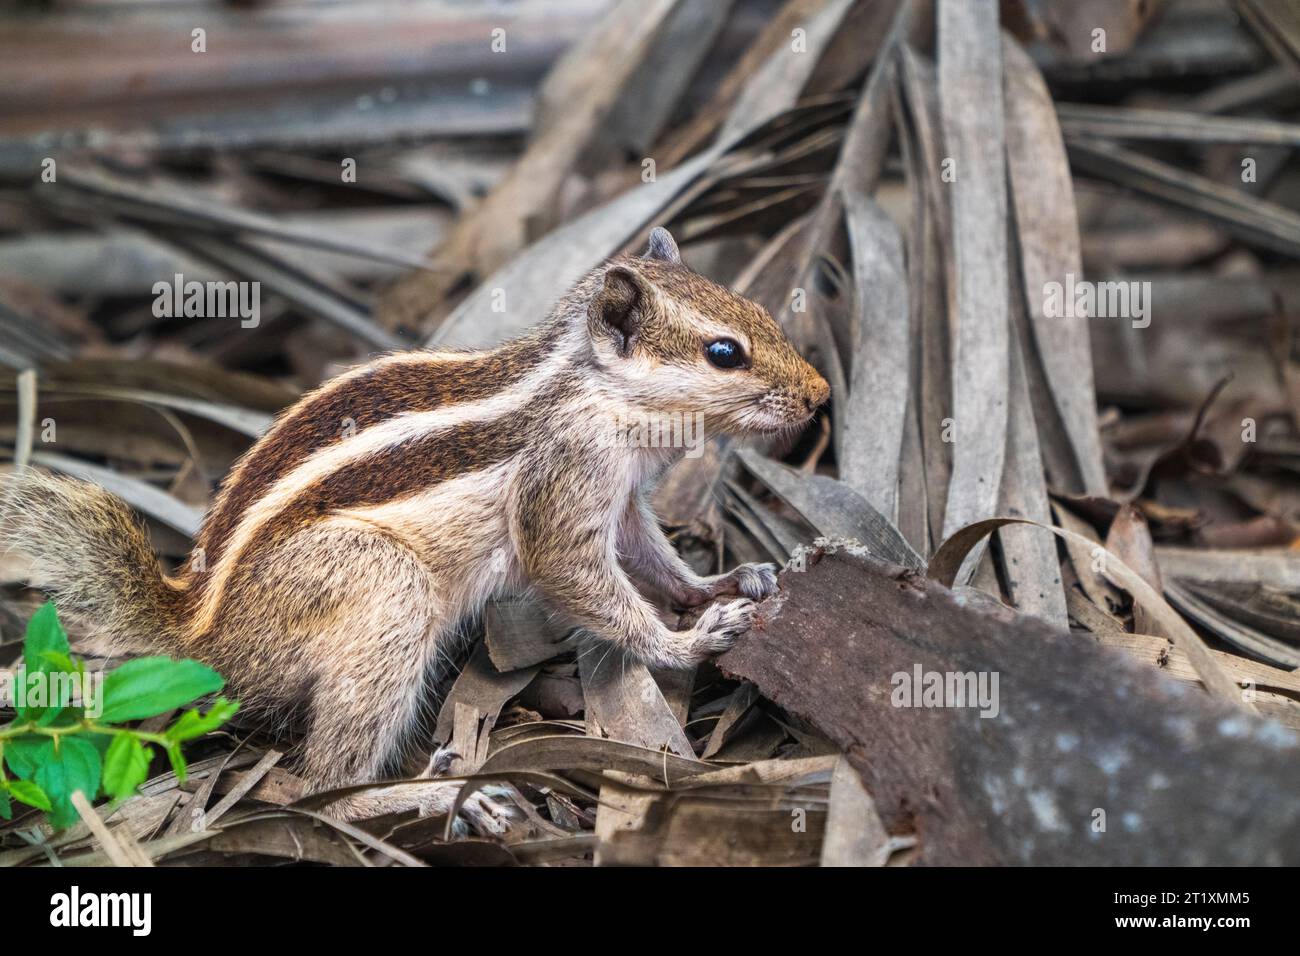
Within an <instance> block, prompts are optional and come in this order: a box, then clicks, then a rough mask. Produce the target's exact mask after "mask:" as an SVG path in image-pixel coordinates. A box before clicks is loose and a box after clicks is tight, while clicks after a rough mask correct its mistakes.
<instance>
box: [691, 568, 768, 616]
mask: <svg viewBox="0 0 1300 956" xmlns="http://www.w3.org/2000/svg"><path fill="white" fill-rule="evenodd" d="M704 581H705V584H704V586H702V587H698V588H695V589H692V590H688V591H684V592H682V593H681V594H679V595H676V597H677V599H678V602H679V603H680V604H682V605H683V606H685V607H699V606H700V605H701V604H707V603H708V602H709V601H712V600H713V599H714V598H716V597H721V596H723V595H729V594H735V595H738V596H740V597H747V598H749V599H750V600H752V601H761V600H763V598H765V597H768V596H769V595H771V594H772V593H773V592H775V591H776V565H775V564H742V565H740V566H739V567H737V568H735V569H734V570H731V571H729V572H727V573H726V574H718V575H715V576H713V577H711V578H705V579H704Z"/></svg>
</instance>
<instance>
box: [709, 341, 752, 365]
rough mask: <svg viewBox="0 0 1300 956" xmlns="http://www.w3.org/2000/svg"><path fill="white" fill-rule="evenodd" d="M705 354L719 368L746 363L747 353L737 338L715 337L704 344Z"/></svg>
mask: <svg viewBox="0 0 1300 956" xmlns="http://www.w3.org/2000/svg"><path fill="white" fill-rule="evenodd" d="M704 354H705V355H706V356H707V357H708V359H709V362H711V363H712V364H713V365H716V366H717V367H718V368H740V367H741V366H742V365H744V364H745V353H744V351H742V350H741V348H740V343H739V342H737V341H736V340H735V339H714V340H713V341H712V342H710V343H709V344H708V345H706V346H704Z"/></svg>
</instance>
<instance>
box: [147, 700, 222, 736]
mask: <svg viewBox="0 0 1300 956" xmlns="http://www.w3.org/2000/svg"><path fill="white" fill-rule="evenodd" d="M238 710H239V703H238V701H230V700H226V698H224V697H218V698H217V699H216V700H215V701H213V702H212V707H211V708H210V709H209V710H208V712H207V713H206V714H200V713H199V712H198V710H187V711H185V713H183V714H181V715H180V717H178V718H177V719H176V723H174V724H172V725H171V726H170V727H168V728H167V730H166V731H165V734H166V736H167V739H168V740H174V741H182V740H193V739H194V738H195V737H202V736H203V735H204V734H206V733H210V732H212V731H214V730H216V729H217V728H218V727H220V726H221V725H222V724H224V723H225V722H226V721H227V720H229V719H230V718H231V717H233V716H235V713H236V711H238Z"/></svg>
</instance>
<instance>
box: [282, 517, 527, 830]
mask: <svg viewBox="0 0 1300 956" xmlns="http://www.w3.org/2000/svg"><path fill="white" fill-rule="evenodd" d="M307 536H308V537H309V538H310V540H309V541H304V540H303V538H302V536H299V539H298V540H297V541H294V542H292V543H291V544H290V547H289V548H287V549H286V551H285V554H284V557H285V558H286V559H287V558H289V557H290V556H291V555H292V556H293V560H292V562H291V565H290V566H292V567H293V568H294V571H293V572H292V573H296V574H297V575H299V586H300V587H301V586H304V585H306V586H309V587H313V588H319V589H320V590H319V592H318V593H319V598H320V602H321V606H330V607H333V608H335V609H336V610H335V612H334V613H333V614H331V615H330V617H329V619H328V621H327V622H326V623H324V624H320V625H317V626H316V627H315V628H313V630H312V632H311V634H310V635H309V636H306V637H305V639H304V640H303V642H302V651H303V655H304V657H306V658H307V659H309V660H311V661H312V666H313V671H314V673H313V675H312V682H311V691H310V694H311V698H310V701H309V708H308V710H309V713H310V715H311V719H310V729H309V730H308V733H307V736H306V739H305V740H304V741H303V744H302V748H301V757H300V761H299V768H298V770H299V773H300V774H301V775H302V777H303V778H304V780H305V781H306V782H307V785H308V788H309V792H320V791H323V790H330V789H334V788H337V787H345V786H348V785H350V784H358V783H372V782H374V781H377V780H382V779H384V778H385V776H386V775H387V774H388V773H389V772H390V771H391V769H392V768H393V767H395V766H397V765H399V764H400V763H401V759H400V758H401V757H402V756H403V754H402V747H403V744H404V743H405V742H407V741H408V740H409V739H410V737H411V736H412V734H413V732H414V731H415V729H416V728H417V727H418V725H419V722H420V716H421V715H420V708H421V704H422V697H423V694H424V691H425V687H426V676H427V673H428V669H429V667H430V666H431V665H434V664H436V658H437V655H438V648H437V642H438V641H439V640H446V639H450V635H449V632H450V631H451V627H450V626H449V624H450V623H452V622H450V621H448V620H447V616H448V614H449V613H454V609H447V608H444V607H443V602H442V600H441V599H440V592H441V591H444V590H445V589H442V588H439V586H438V582H437V580H436V579H435V578H434V577H433V575H431V574H430V572H429V571H428V570H427V569H426V568H425V566H424V565H423V564H422V563H421V562H420V560H419V558H418V556H417V555H416V554H415V552H414V551H412V550H411V549H410V548H408V547H407V546H406V545H405V544H403V543H402V542H401V541H400V540H399V539H397V538H395V537H391V536H389V535H387V534H385V533H383V532H382V531H380V530H378V529H375V528H373V527H365V526H358V525H355V524H352V523H345V522H340V523H338V524H335V525H326V526H324V527H317V528H315V529H312V530H311V531H310V532H308V533H307ZM304 546H305V550H306V551H308V552H310V554H311V555H313V562H312V563H311V564H304V562H303V561H302V554H303V549H304ZM286 573H290V572H289V571H288V568H287V567H286ZM304 575H305V577H306V578H307V579H309V580H307V581H303V580H302V578H303V576H304ZM432 766H433V764H432V761H431V762H430V768H432ZM426 772H427V773H430V775H431V770H430V771H426ZM459 789H460V785H459V784H457V783H443V782H435V781H433V780H431V781H430V783H429V784H428V785H421V784H407V785H403V786H395V787H392V788H381V789H377V790H369V791H365V792H363V793H360V794H356V795H353V796H349V797H345V798H343V799H341V800H338V801H335V802H334V803H331V804H329V805H328V806H327V807H326V809H325V812H327V813H329V814H331V815H334V816H340V817H343V818H345V819H358V818H364V817H371V816H377V815H379V814H382V813H396V812H399V811H402V810H409V809H418V810H419V811H420V812H421V813H422V814H428V813H442V812H445V811H446V810H447V809H449V808H450V806H451V804H452V803H453V802H454V800H455V797H456V793H457V792H458V791H459ZM476 798H477V799H476ZM496 810H497V808H496V807H495V805H494V804H493V803H492V801H491V800H490V799H489V798H487V797H484V796H480V795H479V794H475V795H474V796H473V797H471V800H470V805H469V806H468V807H467V808H466V809H465V810H464V811H462V812H463V815H464V816H465V817H466V818H467V819H468V820H469V822H470V823H471V824H473V825H474V826H475V827H476V828H477V829H479V830H487V831H493V832H498V831H499V830H500V829H503V828H504V825H505V818H506V817H507V816H508V814H507V813H505V812H504V811H503V812H500V813H498V812H496Z"/></svg>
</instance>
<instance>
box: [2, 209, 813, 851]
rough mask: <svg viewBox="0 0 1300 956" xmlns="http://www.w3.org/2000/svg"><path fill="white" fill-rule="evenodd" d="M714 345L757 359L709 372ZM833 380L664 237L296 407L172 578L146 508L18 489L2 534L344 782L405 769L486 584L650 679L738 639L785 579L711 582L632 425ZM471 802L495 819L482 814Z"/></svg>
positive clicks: (447, 791)
mask: <svg viewBox="0 0 1300 956" xmlns="http://www.w3.org/2000/svg"><path fill="white" fill-rule="evenodd" d="M720 337H726V338H730V339H734V340H735V341H737V342H739V343H740V344H741V345H742V347H743V351H744V353H745V355H746V357H747V361H746V365H745V367H743V368H736V369H720V368H716V367H714V366H713V365H711V364H710V362H709V361H708V360H707V358H706V347H707V345H708V343H709V342H710V341H712V340H714V339H717V338H720ZM827 391H828V390H827V386H826V383H825V381H823V380H822V378H821V376H819V375H818V374H817V373H816V372H815V371H814V370H813V369H812V368H811V367H810V366H809V365H808V364H807V363H806V362H805V361H804V360H803V359H802V358H801V357H800V356H799V355H798V354H797V353H796V352H795V350H794V349H793V347H792V346H791V345H790V343H789V342H788V341H787V340H786V339H785V337H784V335H783V334H782V332H781V330H780V328H779V327H778V326H777V325H776V323H775V322H774V321H773V320H772V318H771V317H770V316H769V315H768V314H767V313H766V312H765V311H764V310H763V309H762V308H761V307H759V306H758V305H756V304H754V303H753V302H750V301H748V300H746V299H744V298H743V297H741V296H739V295H736V294H735V293H733V292H731V291H729V290H726V289H723V288H721V287H720V286H717V285H715V284H714V283H712V282H710V281H709V280H707V279H705V278H703V277H702V276H699V275H696V274H695V273H693V272H691V271H690V270H689V269H687V268H686V267H685V266H684V265H683V264H682V263H681V261H680V257H679V256H678V255H677V250H676V246H675V244H673V241H672V238H671V237H670V236H668V234H667V233H666V232H664V231H663V230H655V231H654V233H653V234H652V237H651V243H650V249H649V251H648V253H647V254H646V256H643V257H639V258H637V257H626V256H625V257H619V258H616V259H614V260H611V262H609V263H607V264H605V265H604V266H602V267H600V268H599V269H596V270H594V271H593V272H592V273H590V274H589V275H587V276H586V277H585V278H584V279H583V280H582V281H581V282H579V283H578V284H577V286H576V287H575V288H574V290H573V291H572V292H571V293H570V294H569V295H568V296H566V297H565V299H563V300H562V301H561V302H560V303H559V304H558V305H557V307H556V309H555V310H554V312H553V313H552V316H551V317H550V319H548V321H547V322H546V323H544V324H543V325H542V326H540V327H539V328H537V329H535V330H533V331H532V332H530V333H529V334H527V335H525V336H524V337H522V338H521V339H519V340H517V341H515V342H512V343H509V344H507V345H504V346H502V347H500V348H498V349H495V350H492V351H489V352H482V353H455V354H450V353H437V352H429V353H403V354H400V355H395V356H390V357H386V358H383V359H380V360H378V361H377V362H375V363H372V364H371V365H369V366H365V367H363V368H361V369H359V370H356V371H353V372H350V373H347V374H345V375H343V376H340V377H339V378H338V379H335V380H334V381H332V382H327V383H326V384H325V385H323V386H321V387H320V388H319V389H317V390H316V391H314V392H312V393H310V394H309V395H307V396H305V397H304V398H303V399H302V400H301V401H300V402H299V403H298V404H296V405H295V406H293V407H292V408H290V409H288V410H287V411H286V412H285V413H284V414H283V415H282V416H281V417H280V418H279V419H278V420H277V422H276V423H275V425H274V426H273V427H272V428H271V429H270V430H269V431H268V432H267V434H266V435H265V436H263V437H262V439H261V440H259V441H258V442H257V443H256V444H255V445H254V446H253V447H252V448H251V449H250V450H249V452H248V453H247V454H246V455H245V456H244V457H243V458H242V459H241V460H240V462H239V463H238V464H237V465H236V466H235V467H234V468H233V469H232V471H231V473H230V475H229V476H228V477H227V480H226V482H225V483H224V485H223V487H222V489H221V492H220V494H219V495H218V496H217V499H216V502H215V503H214V506H213V508H212V510H211V512H210V514H209V516H208V518H207V520H206V521H205V522H204V525H203V529H202V532H201V533H200V535H199V537H198V542H197V548H196V552H195V554H194V555H193V556H192V557H191V560H190V562H189V565H188V567H187V568H186V570H185V572H184V573H183V574H181V575H179V576H178V577H176V578H165V577H164V576H163V575H162V574H161V573H160V572H159V570H158V567H157V563H156V561H155V559H154V558H153V557H152V555H151V553H150V551H149V547H148V543H147V539H146V538H145V537H144V533H143V531H142V529H141V528H140V526H139V524H138V522H137V521H136V519H135V518H134V516H133V515H132V514H131V512H130V509H129V508H127V506H126V505H125V504H123V503H122V502H120V501H119V500H118V499H116V498H114V497H113V496H111V495H109V494H108V493H107V492H104V491H103V490H102V489H98V488H95V487H93V486H90V485H85V484H82V483H80V482H75V481H71V480H68V479H60V478H53V477H51V476H48V475H42V474H39V473H36V472H29V473H25V474H23V475H20V476H18V477H17V479H16V480H15V481H14V482H12V483H11V491H12V492H13V493H14V494H16V496H17V497H16V498H15V501H16V507H15V508H13V509H12V513H11V515H10V520H8V521H7V522H6V525H5V528H6V530H5V534H6V538H7V541H8V542H9V543H10V544H11V545H14V546H17V547H19V548H21V549H23V550H26V551H28V552H33V553H39V554H43V555H48V554H49V553H50V549H49V547H48V542H50V541H51V540H53V541H54V542H55V543H56V544H57V546H58V548H59V549H60V550H59V551H58V552H56V556H55V559H54V560H53V561H52V562H48V561H47V562H46V565H47V566H46V567H45V568H44V572H45V573H44V575H43V580H44V583H46V584H47V585H49V586H50V587H51V588H52V589H53V590H54V591H55V593H56V595H57V600H58V601H59V604H60V608H61V610H63V611H65V612H66V613H68V614H70V615H75V616H78V617H79V618H80V619H81V620H83V621H85V622H88V623H89V624H90V625H91V626H92V627H95V628H97V629H98V631H99V632H100V633H101V634H102V635H103V636H104V637H106V638H109V639H113V640H117V641H119V642H120V643H122V644H123V645H125V646H128V647H132V648H146V647H147V648H159V649H162V650H164V651H167V652H170V653H173V654H178V655H179V654H183V655H188V656H192V657H196V658H199V659H201V660H204V661H208V662H210V663H211V664H213V666H215V667H217V668H218V669H219V670H221V671H222V672H223V673H224V674H225V675H226V676H227V678H228V679H229V681H230V685H231V689H232V690H233V691H234V692H235V693H237V694H238V695H239V696H240V698H241V700H242V701H243V702H244V704H245V706H246V707H248V708H250V709H252V710H253V711H255V712H260V713H262V714H264V715H266V716H267V717H268V718H271V719H284V718H286V717H287V715H290V714H293V713H302V714H303V715H305V716H306V717H307V718H308V719H309V721H310V732H309V733H308V734H307V737H306V739H305V742H304V746H303V750H302V753H301V755H300V762H301V768H300V769H301V772H302V773H303V774H304V776H305V777H306V778H307V780H308V782H309V783H310V784H311V785H312V787H314V788H316V789H323V788H329V787H335V786H341V785H346V784H350V783H356V782H359V781H364V780H373V779H375V778H376V777H378V776H380V775H381V774H383V773H384V772H386V771H391V770H393V769H395V767H396V766H397V765H399V764H400V762H401V760H402V757H403V745H404V744H406V743H409V742H410V740H411V737H412V734H411V731H412V728H413V727H414V726H415V725H416V723H417V721H418V718H419V716H420V709H421V707H422V706H423V703H422V691H423V688H424V687H425V686H426V681H427V679H428V677H429V675H430V674H431V673H434V672H436V671H437V670H438V669H439V667H440V666H441V662H442V661H444V660H445V659H446V658H447V656H448V648H449V642H453V641H455V640H456V639H457V638H458V636H459V635H460V634H461V633H463V631H464V626H465V623H466V621H468V620H471V619H473V618H474V617H475V615H477V614H478V612H479V610H480V609H481V607H482V606H483V603H484V602H485V601H486V600H487V599H488V598H489V597H490V596H492V595H493V594H497V593H502V592H507V591H518V590H521V589H525V588H531V589H532V590H534V591H535V592H536V593H538V594H539V596H541V597H542V598H543V599H544V600H545V601H547V602H548V603H549V604H550V606H551V607H552V608H553V609H554V610H555V611H556V612H557V613H558V614H561V615H563V616H564V617H565V618H566V619H568V620H570V621H572V622H573V623H575V624H577V625H581V626H582V627H584V628H585V629H586V630H587V631H589V632H590V633H592V634H593V635H595V636H596V637H598V638H602V639H604V640H606V641H608V642H610V643H611V644H613V645H615V646H618V647H621V648H623V649H625V650H627V651H629V652H631V653H633V654H636V655H638V656H639V657H641V658H642V659H644V660H645V661H647V662H649V663H651V664H655V665H661V666H679V667H680V666H689V665H691V664H693V663H695V662H697V661H699V660H701V659H703V658H704V657H706V656H708V655H710V654H713V653H716V652H718V651H720V650H723V649H725V648H726V647H728V646H730V644H731V643H732V642H733V641H734V640H735V639H736V638H737V636H738V635H739V634H741V633H742V632H743V631H744V629H745V628H746V627H747V626H748V624H749V621H750V619H751V616H752V613H753V604H752V599H757V598H760V597H763V596H765V595H766V594H767V593H769V592H770V591H771V590H772V588H773V587H775V570H774V569H773V568H772V567H771V566H770V565H758V566H742V567H740V568H737V569H735V570H733V571H732V572H730V573H728V574H722V575H716V576H713V577H707V578H706V577H700V576H698V575H696V574H695V573H694V572H693V571H692V570H691V569H690V568H689V567H687V566H686V564H685V563H684V562H683V561H682V560H681V559H680V558H679V557H678V555H677V554H676V552H675V551H674V549H673V548H672V546H671V545H670V544H669V542H668V541H667V539H666V538H665V537H664V535H663V533H662V531H661V530H660V529H659V527H658V524H657V522H656V520H655V518H654V515H653V513H652V512H651V510H650V508H649V505H648V504H647V501H648V493H649V489H650V487H651V486H652V484H653V482H654V480H655V479H656V478H657V477H658V475H660V474H661V473H662V472H663V470H664V469H665V468H667V467H668V466H669V465H670V464H671V463H672V461H673V460H675V458H676V457H677V456H679V455H680V454H681V449H680V448H678V449H673V448H659V447H626V446H625V445H623V444H620V443H619V436H626V435H627V434H629V433H630V432H629V430H628V428H627V421H628V420H629V417H631V418H636V417H637V416H641V417H645V416H658V417H660V418H672V417H674V416H676V417H677V418H680V417H681V416H695V415H696V414H697V413H702V414H703V416H704V423H705V426H706V428H707V429H708V430H709V431H710V432H727V433H733V434H745V433H748V432H773V431H779V430H782V429H792V428H797V427H799V426H801V425H802V424H804V423H805V422H807V421H808V419H809V418H810V417H811V415H812V413H813V411H814V409H815V408H816V406H818V405H820V404H821V403H822V402H824V401H825V399H826V397H827ZM634 580H635V581H638V582H640V583H641V584H643V585H646V586H649V587H651V588H654V589H656V590H659V591H661V592H663V593H666V594H667V595H669V596H671V597H672V598H673V599H674V600H675V601H677V602H678V603H679V604H681V605H697V604H703V603H706V602H709V601H711V600H713V599H714V598H716V597H718V596H721V595H741V596H743V598H742V599H741V600H738V601H733V602H731V603H728V604H718V603H715V604H712V605H711V606H710V607H708V608H707V609H706V610H705V611H704V613H703V614H702V616H701V617H700V619H699V621H698V623H697V624H696V625H695V626H694V627H693V628H691V629H689V630H686V631H681V632H674V631H671V630H669V629H668V628H667V627H665V626H664V625H663V623H662V622H661V621H660V620H659V617H658V615H657V614H656V613H655V610H654V608H653V606H652V605H651V604H649V603H648V602H647V601H646V600H645V599H644V598H643V597H642V596H641V594H640V592H639V591H638V589H637V587H636V585H635V584H634V583H633V581H634ZM601 653H603V652H601ZM452 794H454V788H448V787H447V786H445V785H440V784H434V783H431V784H429V785H428V786H427V787H414V788H403V789H394V790H393V791H391V792H382V793H379V794H377V795H371V796H368V797H353V798H349V799H348V800H346V801H341V802H340V803H338V804H336V805H335V810H336V811H337V812H340V813H344V814H349V815H361V814H366V813H372V812H376V811H378V810H392V809H397V808H400V807H403V806H418V807H420V808H421V809H422V810H429V809H436V808H440V807H445V806H446V805H447V803H448V801H449V800H450V799H451V795H452ZM468 812H469V813H470V815H471V817H472V818H473V819H474V820H475V822H476V824H477V825H478V826H480V828H488V829H490V828H492V827H494V826H496V825H497V818H496V817H495V816H494V815H493V805H492V803H491V801H490V800H487V799H484V798H481V797H479V798H476V799H475V800H474V801H472V804H471V806H470V808H469V811H468Z"/></svg>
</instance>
